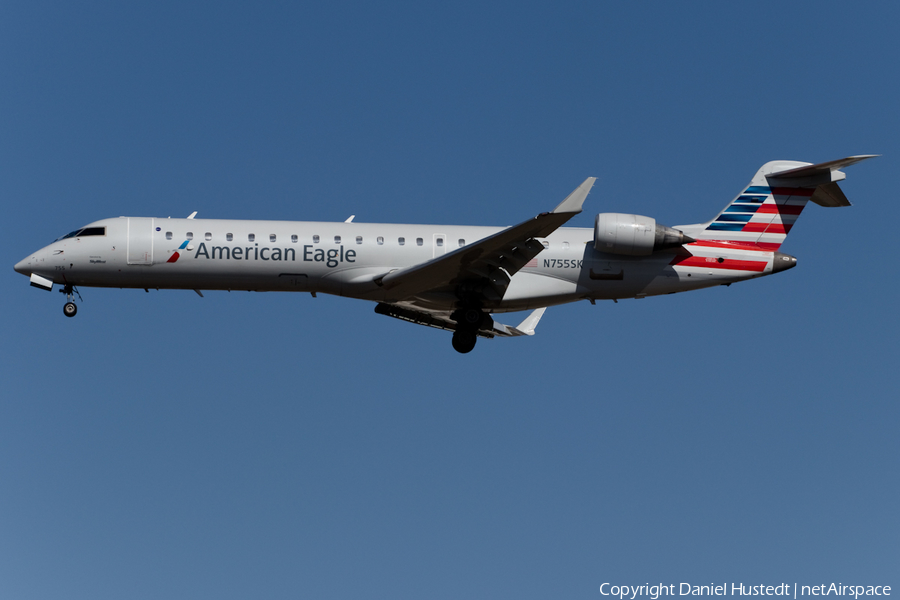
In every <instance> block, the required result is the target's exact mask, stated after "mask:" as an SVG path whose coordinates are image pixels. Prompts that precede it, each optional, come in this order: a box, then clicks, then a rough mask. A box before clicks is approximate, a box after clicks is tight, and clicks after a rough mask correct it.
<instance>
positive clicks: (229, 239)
mask: <svg viewBox="0 0 900 600" xmlns="http://www.w3.org/2000/svg"><path fill="white" fill-rule="evenodd" d="M225 240H226V241H229V242H230V241H232V240H234V234H233V233H226V234H225Z"/></svg>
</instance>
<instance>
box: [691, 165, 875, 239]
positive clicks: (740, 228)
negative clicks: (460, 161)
mask: <svg viewBox="0 0 900 600" xmlns="http://www.w3.org/2000/svg"><path fill="white" fill-rule="evenodd" d="M875 156H877V155H876V154H866V155H859V156H849V157H847V158H842V159H840V160H833V161H830V162H825V163H820V164H817V165H813V164H810V163H804V162H797V161H793V160H775V161H772V162H768V163H766V164H764V165H763V166H762V167H761V168H760V169H759V171H757V172H756V175H755V176H754V177H753V180H752V181H751V182H750V185H748V186H747V187H746V188H745V189H744V191H743V192H741V193H740V194H738V196H737V198H735V199H734V200H732V201H731V203H730V204H729V205H728V206H726V207H725V209H724V210H723V211H722V212H721V213H719V215H718V216H717V217H716V218H715V219H713V220H712V221H709V222H708V223H704V224H702V225H698V226H696V228H694V227H692V228H690V234H691V235H692V236H693V237H695V238H697V240H698V241H697V242H696V243H697V244H698V245H717V244H718V243H725V244H727V245H729V246H745V247H749V248H753V249H759V250H769V251H777V250H778V249H779V248H780V247H781V244H782V243H783V242H784V239H785V238H786V237H787V234H788V233H790V231H791V228H792V227H793V226H794V223H795V222H796V221H797V218H798V217H799V216H800V213H801V212H802V211H803V207H805V206H806V204H807V202H809V201H812V202H815V203H816V204H818V205H819V206H827V207H835V206H850V202H849V201H848V200H847V197H846V196H845V195H844V192H843V191H841V188H840V187H838V184H837V182H838V181H841V180H843V179H844V178H845V177H846V175H845V174H844V173H843V172H841V171H840V170H839V169H841V168H843V167H849V166H850V165H853V164H856V163H858V162H860V161H863V160H866V159H869V158H873V157H875ZM686 232H687V231H686Z"/></svg>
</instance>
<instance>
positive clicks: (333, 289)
mask: <svg viewBox="0 0 900 600" xmlns="http://www.w3.org/2000/svg"><path fill="white" fill-rule="evenodd" d="M87 227H89V228H105V229H104V230H103V231H104V234H103V235H96V234H95V235H86V236H74V237H69V238H66V239H60V240H58V241H56V242H54V243H52V244H50V245H49V246H47V247H45V248H42V249H41V250H38V251H37V252H35V253H33V254H31V255H29V256H28V257H27V258H26V259H24V260H22V261H21V262H20V263H18V264H17V265H16V270H17V271H19V272H21V273H25V274H32V273H34V274H37V275H40V276H41V277H44V278H46V279H49V280H51V281H53V282H54V283H57V284H62V285H70V286H86V287H87V286H94V287H118V288H157V289H195V290H252V291H301V292H321V293H325V294H334V295H340V296H347V297H352V298H359V299H363V300H371V301H375V302H388V303H390V302H403V303H406V304H410V305H417V306H421V307H422V308H427V309H432V310H452V308H453V307H454V305H455V303H456V302H457V299H456V298H455V297H454V296H453V295H451V294H443V295H441V294H423V295H421V296H417V297H416V298H414V299H409V298H393V297H391V292H390V291H388V290H385V289H384V288H382V287H380V286H379V285H378V284H377V283H376V280H377V278H379V277H381V276H384V275H385V274H387V273H390V272H392V271H396V270H401V269H405V268H408V267H410V266H413V265H418V264H421V263H425V262H427V261H430V260H432V259H434V258H437V257H439V256H442V255H443V254H445V253H449V252H452V251H454V250H456V249H458V248H460V247H463V246H467V245H469V244H472V243H473V242H476V241H478V240H479V239H482V238H485V237H487V236H489V235H492V234H494V233H496V232H498V231H500V230H502V229H504V228H501V227H473V226H458V225H398V224H378V223H324V222H302V221H246V220H245V221H238V220H213V219H171V218H168V219H162V218H144V217H138V218H136V217H119V218H113V219H105V220H102V221H97V222H95V223H91V224H90V225H88V226H87ZM691 227H692V226H685V227H682V229H684V231H685V233H688V234H689V233H691V231H692V230H691ZM541 241H542V243H543V244H544V247H545V249H544V250H543V251H542V252H540V253H539V254H538V256H537V257H536V258H535V259H533V260H532V261H531V262H530V263H529V264H528V265H526V266H525V268H523V269H521V270H520V271H519V272H518V273H515V274H514V275H513V277H512V280H511V283H510V285H509V287H508V289H507V290H506V293H505V294H504V296H503V298H502V300H499V301H494V302H492V303H488V304H486V305H485V307H484V308H485V309H486V310H488V311H490V312H506V311H517V310H524V309H529V308H536V307H543V306H551V305H555V304H562V303H566V302H573V301H576V300H582V299H619V298H635V297H637V298H640V297H644V296H651V295H657V294H668V293H673V292H680V291H687V290H692V289H698V288H703V287H709V286H713V285H721V284H725V283H731V282H734V281H740V280H743V279H750V278H754V277H760V276H763V275H768V274H770V273H772V272H773V260H774V257H775V253H774V252H769V251H760V250H751V249H747V248H741V247H730V246H729V245H728V244H712V245H701V244H702V242H701V243H698V244H690V245H687V246H685V247H686V248H688V249H689V253H685V252H684V251H682V252H681V254H679V253H678V252H674V251H662V252H657V253H654V254H652V255H650V256H640V257H633V256H622V255H615V254H607V253H603V252H598V251H597V250H595V249H594V245H593V241H594V238H593V230H592V229H590V228H576V227H561V228H559V229H557V230H556V231H555V232H553V233H552V234H551V235H549V237H547V238H543V239H542V240H541ZM176 254H177V256H176ZM685 254H686V256H685ZM776 270H778V269H776Z"/></svg>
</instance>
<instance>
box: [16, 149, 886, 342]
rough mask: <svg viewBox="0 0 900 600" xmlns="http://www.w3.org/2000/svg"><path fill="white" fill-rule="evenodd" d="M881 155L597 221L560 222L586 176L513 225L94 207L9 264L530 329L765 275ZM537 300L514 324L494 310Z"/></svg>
mask: <svg viewBox="0 0 900 600" xmlns="http://www.w3.org/2000/svg"><path fill="white" fill-rule="evenodd" d="M874 156H877V155H858V156H850V157H847V158H843V159H840V160H834V161H830V162H824V163H819V164H811V163H806V162H797V161H786V160H778V161H772V162H768V163H766V164H765V165H763V166H762V167H761V168H760V169H759V170H758V171H757V173H756V175H755V176H754V177H753V179H752V180H751V181H750V183H749V184H748V185H747V186H746V187H745V188H744V189H743V190H742V191H741V193H740V194H738V195H737V196H736V197H735V198H734V199H733V200H732V201H731V202H730V203H728V205H727V206H726V207H725V208H724V209H723V210H722V211H721V212H720V213H719V214H718V215H716V217H715V218H713V219H712V220H710V221H707V222H706V223H697V224H693V225H680V226H676V227H667V226H665V225H663V224H661V223H657V222H656V220H655V219H653V218H652V217H646V216H641V215H633V214H622V213H600V214H598V215H597V216H596V219H595V221H594V227H593V228H584V227H562V225H563V224H564V223H566V222H567V221H568V220H569V219H571V218H572V217H573V216H575V215H577V214H579V213H580V212H581V211H582V205H583V204H584V201H585V199H586V198H587V195H588V193H589V192H590V190H591V187H592V186H593V185H594V181H595V178H593V177H589V178H587V179H585V181H584V182H583V183H582V184H581V185H579V186H578V187H577V188H576V189H575V190H574V191H573V192H572V193H571V194H569V195H568V196H567V197H566V198H565V200H563V201H562V202H561V203H560V204H559V205H558V206H557V207H556V208H554V209H553V210H552V211H550V212H545V213H541V214H539V215H537V216H536V217H534V218H532V219H529V220H527V221H524V222H522V223H520V224H518V225H515V226H512V227H482V226H459V225H401V224H378V223H357V222H354V221H353V217H352V216H351V217H350V218H349V219H347V220H346V221H345V222H343V223H326V222H298V221H257V220H241V221H238V220H218V219H196V218H195V216H196V214H197V213H196V212H194V213H193V214H191V215H190V216H189V217H187V218H186V219H172V218H165V219H163V218H154V217H118V218H111V219H104V220H101V221H95V222H93V223H90V224H88V225H85V226H84V227H81V228H79V229H76V230H75V231H73V232H71V233H69V234H67V235H64V236H62V237H61V238H59V239H57V240H56V241H54V242H53V243H52V244H50V245H49V246H46V247H44V248H41V249H40V250H38V251H37V252H34V253H32V254H30V255H29V256H28V257H27V258H25V259H23V260H22V261H20V262H19V263H18V264H16V265H15V270H16V271H17V272H19V273H22V274H23V275H27V276H28V277H29V278H30V282H31V285H32V286H34V287H37V288H40V289H44V290H47V291H51V290H52V289H53V286H54V284H58V285H61V286H63V287H62V289H61V290H59V291H60V292H62V293H64V294H65V296H66V303H65V305H64V307H63V313H64V314H65V315H66V316H67V317H73V316H75V314H76V312H77V310H78V309H77V306H76V305H75V295H76V294H77V295H78V297H79V299H81V295H80V293H79V292H78V287H79V286H81V287H116V288H143V289H144V290H145V291H149V289H150V288H155V289H185V290H194V291H195V292H197V294H199V295H200V296H203V293H202V290H228V291H231V290H248V291H257V292H262V291H291V292H307V293H311V294H312V295H313V296H316V294H318V293H322V294H333V295H337V296H346V297H350V298H357V299H361V300H369V301H372V302H375V303H376V305H375V312H376V313H378V314H381V315H387V316H390V317H395V318H397V319H402V320H404V321H409V322H411V323H416V324H419V325H428V326H431V327H436V328H439V329H444V330H447V331H451V332H452V333H453V338H452V343H453V348H454V349H455V350H457V351H458V352H460V353H467V352H470V351H471V350H472V349H473V348H474V347H475V343H476V342H477V340H478V338H479V337H482V338H493V337H516V336H530V335H534V332H535V327H536V326H537V324H538V322H539V321H540V319H541V317H542V315H543V314H544V311H545V310H546V308H547V307H549V306H554V305H559V304H564V303H568V302H575V301H578V300H589V301H590V302H591V303H592V304H593V303H594V302H595V301H596V300H613V301H618V300H620V299H625V298H644V297H647V296H656V295H660V294H673V293H676V292H685V291H689V290H696V289H701V288H708V287H712V286H718V285H731V284H732V283H734V282H736V281H743V280H745V279H754V278H757V277H764V276H766V275H771V274H773V273H779V272H781V271H785V270H787V269H791V268H793V267H795V266H796V265H797V259H796V258H794V257H793V256H791V255H789V254H784V253H782V252H780V251H779V249H780V248H781V245H782V243H783V242H784V241H785V238H786V236H787V234H788V233H789V232H790V230H791V228H792V227H793V225H794V223H795V222H796V220H797V218H798V217H799V215H800V213H801V211H802V210H803V208H804V206H806V204H807V203H808V202H809V201H812V202H813V203H815V204H818V205H820V206H825V207H838V206H849V205H850V202H849V201H848V200H847V197H846V196H845V195H844V193H843V191H841V189H840V187H839V186H838V182H839V181H842V180H843V179H844V178H845V174H844V173H843V172H841V171H840V169H841V168H844V167H848V166H850V165H853V164H856V163H858V162H861V161H863V160H866V159H869V158H873V157H874ZM523 310H531V311H532V312H531V313H530V314H529V315H528V317H527V318H525V320H524V321H522V322H521V323H520V324H519V325H516V326H510V325H503V324H501V323H498V322H496V321H494V318H493V316H492V315H495V314H498V313H504V312H515V311H523Z"/></svg>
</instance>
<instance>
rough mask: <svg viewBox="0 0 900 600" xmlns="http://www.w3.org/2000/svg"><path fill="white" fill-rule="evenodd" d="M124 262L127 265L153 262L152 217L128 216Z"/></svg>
mask: <svg viewBox="0 0 900 600" xmlns="http://www.w3.org/2000/svg"><path fill="white" fill-rule="evenodd" d="M125 252H126V262H127V263H128V264H129V265H152V264H153V219H152V218H147V217H128V244H127V248H126V251H125Z"/></svg>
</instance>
